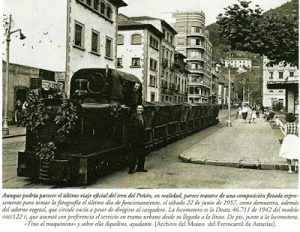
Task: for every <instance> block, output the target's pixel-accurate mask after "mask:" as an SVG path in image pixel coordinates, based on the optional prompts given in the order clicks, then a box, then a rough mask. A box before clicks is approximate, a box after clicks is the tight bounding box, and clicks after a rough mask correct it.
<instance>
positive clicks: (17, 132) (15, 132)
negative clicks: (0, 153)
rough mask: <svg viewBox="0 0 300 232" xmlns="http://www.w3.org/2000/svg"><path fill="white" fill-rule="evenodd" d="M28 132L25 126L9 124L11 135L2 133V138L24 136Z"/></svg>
mask: <svg viewBox="0 0 300 232" xmlns="http://www.w3.org/2000/svg"><path fill="white" fill-rule="evenodd" d="M25 134H26V129H25V127H17V126H16V125H10V126H9V135H2V139H6V138H13V137H18V136H24V135H25Z"/></svg>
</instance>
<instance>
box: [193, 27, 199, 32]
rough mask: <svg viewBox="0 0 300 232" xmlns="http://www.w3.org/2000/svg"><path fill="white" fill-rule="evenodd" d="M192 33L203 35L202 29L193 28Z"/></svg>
mask: <svg viewBox="0 0 300 232" xmlns="http://www.w3.org/2000/svg"><path fill="white" fill-rule="evenodd" d="M191 32H192V33H201V28H200V27H191Z"/></svg>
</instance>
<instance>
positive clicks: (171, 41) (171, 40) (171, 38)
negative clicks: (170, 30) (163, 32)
mask: <svg viewBox="0 0 300 232" xmlns="http://www.w3.org/2000/svg"><path fill="white" fill-rule="evenodd" d="M170 43H171V44H173V36H172V35H171V36H170Z"/></svg>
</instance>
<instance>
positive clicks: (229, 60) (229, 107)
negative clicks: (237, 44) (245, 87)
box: [227, 48, 232, 127]
mask: <svg viewBox="0 0 300 232" xmlns="http://www.w3.org/2000/svg"><path fill="white" fill-rule="evenodd" d="M230 64H231V48H230V49H229V53H228V121H227V127H232V124H231V102H230V100H231V99H230V95H231V76H230Z"/></svg>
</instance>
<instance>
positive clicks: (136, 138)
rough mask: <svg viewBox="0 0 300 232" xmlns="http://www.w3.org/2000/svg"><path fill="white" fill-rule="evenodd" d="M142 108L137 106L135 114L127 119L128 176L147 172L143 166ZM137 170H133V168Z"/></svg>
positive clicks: (143, 127) (143, 129) (143, 124)
mask: <svg viewBox="0 0 300 232" xmlns="http://www.w3.org/2000/svg"><path fill="white" fill-rule="evenodd" d="M143 111H144V107H143V106H142V105H138V106H137V107H136V112H135V113H133V114H132V115H131V117H130V119H129V155H128V167H129V171H128V173H129V174H133V173H134V172H147V170H146V169H145V168H144V165H145V119H144V117H143V115H142V113H143ZM136 165H137V168H136V169H135V166H136Z"/></svg>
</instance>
